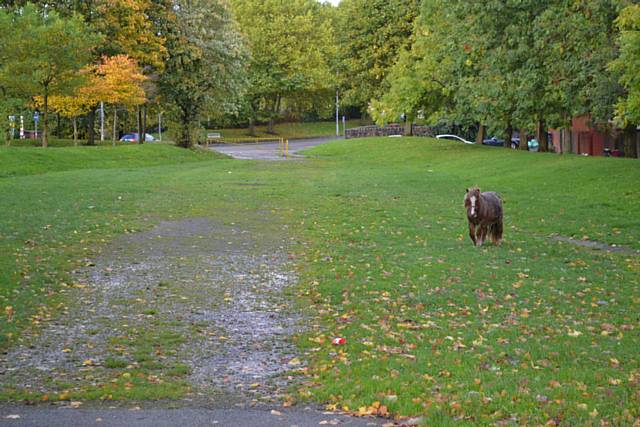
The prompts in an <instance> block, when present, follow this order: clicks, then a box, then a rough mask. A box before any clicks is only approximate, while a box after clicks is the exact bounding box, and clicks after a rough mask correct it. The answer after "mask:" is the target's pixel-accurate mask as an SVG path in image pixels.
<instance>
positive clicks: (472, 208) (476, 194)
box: [464, 187, 480, 218]
mask: <svg viewBox="0 0 640 427" xmlns="http://www.w3.org/2000/svg"><path fill="white" fill-rule="evenodd" d="M464 207H465V208H467V215H468V216H469V217H470V218H476V217H477V216H478V209H479V208H480V189H479V188H478V187H474V188H467V194H466V195H465V196H464Z"/></svg>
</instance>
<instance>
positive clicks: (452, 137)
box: [436, 134, 475, 144]
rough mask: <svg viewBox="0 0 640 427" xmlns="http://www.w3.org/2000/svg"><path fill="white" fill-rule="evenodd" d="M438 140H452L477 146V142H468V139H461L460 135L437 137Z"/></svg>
mask: <svg viewBox="0 0 640 427" xmlns="http://www.w3.org/2000/svg"><path fill="white" fill-rule="evenodd" d="M436 138H438V139H450V140H452V141H459V142H464V143H465V144H475V142H471V141H467V140H466V139H464V138H461V137H459V136H458V135H449V134H445V135H436Z"/></svg>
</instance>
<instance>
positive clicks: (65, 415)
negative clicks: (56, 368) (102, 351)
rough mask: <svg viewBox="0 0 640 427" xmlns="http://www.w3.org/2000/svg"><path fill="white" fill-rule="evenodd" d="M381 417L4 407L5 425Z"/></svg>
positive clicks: (259, 426) (354, 426) (300, 423)
mask: <svg viewBox="0 0 640 427" xmlns="http://www.w3.org/2000/svg"><path fill="white" fill-rule="evenodd" d="M382 424H383V421H382V420H379V419H377V420H376V419H373V418H353V417H346V416H343V415H336V414H329V413H323V412H320V411H318V410H316V409H313V408H295V409H279V410H257V409H211V410H210V409H193V408H182V409H143V410H130V409H64V408H56V407H42V406H37V407H27V406H22V407H12V408H9V407H2V406H0V426H2V427H5V426H7V427H32V426H43V427H85V426H96V427H120V426H126V427H165V426H166V427H174V426H180V427H196V426H198V427H199V426H220V427H222V426H225V427H226V426H230V427H252V426H256V427H294V426H297V427H312V426H313V427H317V426H321V425H326V426H345V427H347V426H348V427H366V426H380V425H382Z"/></svg>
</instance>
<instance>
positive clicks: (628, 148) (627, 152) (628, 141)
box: [623, 125, 638, 159]
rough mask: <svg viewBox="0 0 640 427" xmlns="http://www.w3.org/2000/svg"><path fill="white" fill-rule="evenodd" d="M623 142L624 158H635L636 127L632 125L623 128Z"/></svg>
mask: <svg viewBox="0 0 640 427" xmlns="http://www.w3.org/2000/svg"><path fill="white" fill-rule="evenodd" d="M623 140H624V156H625V157H629V158H632V159H635V158H637V157H638V150H637V146H636V127H635V126H634V125H627V127H625V128H624V134H623Z"/></svg>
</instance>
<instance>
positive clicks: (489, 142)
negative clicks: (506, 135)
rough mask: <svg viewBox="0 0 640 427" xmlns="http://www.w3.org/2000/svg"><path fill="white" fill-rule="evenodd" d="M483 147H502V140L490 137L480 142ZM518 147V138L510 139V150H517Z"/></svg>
mask: <svg viewBox="0 0 640 427" xmlns="http://www.w3.org/2000/svg"><path fill="white" fill-rule="evenodd" d="M482 144H483V145H490V146H492V147H504V139H500V138H498V137H496V136H492V137H491V138H487V139H484V140H483V141H482ZM519 145H520V138H518V137H512V138H511V148H514V149H515V148H518V146H519Z"/></svg>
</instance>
